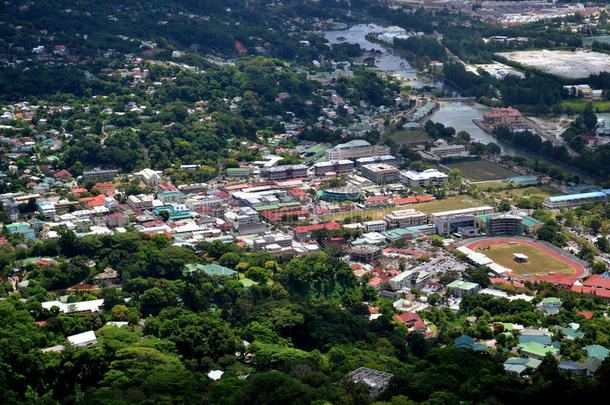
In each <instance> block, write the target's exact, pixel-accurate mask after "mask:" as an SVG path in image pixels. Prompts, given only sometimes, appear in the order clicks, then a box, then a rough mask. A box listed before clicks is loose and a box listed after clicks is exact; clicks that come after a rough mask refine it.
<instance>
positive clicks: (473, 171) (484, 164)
mask: <svg viewBox="0 0 610 405" xmlns="http://www.w3.org/2000/svg"><path fill="white" fill-rule="evenodd" d="M445 166H447V167H448V168H450V169H459V170H460V172H462V176H464V177H466V178H468V179H470V180H472V181H488V180H501V179H506V178H509V177H513V176H516V175H517V173H515V172H513V171H512V170H508V169H505V168H503V167H500V166H498V165H495V164H493V163H490V162H488V161H486V160H473V161H470V162H457V163H448V164H446V165H445Z"/></svg>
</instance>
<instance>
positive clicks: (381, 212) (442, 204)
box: [324, 195, 486, 221]
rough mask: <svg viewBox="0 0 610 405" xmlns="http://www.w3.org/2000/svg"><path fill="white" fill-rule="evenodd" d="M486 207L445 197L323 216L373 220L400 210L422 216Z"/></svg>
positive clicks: (333, 218)
mask: <svg viewBox="0 0 610 405" xmlns="http://www.w3.org/2000/svg"><path fill="white" fill-rule="evenodd" d="M484 205H486V204H485V203H483V202H482V201H478V200H473V199H472V197H470V196H467V195H466V196H455V197H447V198H445V199H443V200H432V201H430V202H425V203H419V204H410V205H401V206H399V207H385V208H375V209H370V210H362V211H350V212H340V213H337V214H328V215H325V216H324V221H341V220H343V219H344V218H346V217H353V216H356V215H359V216H361V217H362V218H368V217H370V218H371V219H373V220H377V219H382V218H383V217H384V216H385V215H386V214H389V213H390V212H392V211H398V210H402V209H408V208H414V209H416V210H418V211H421V212H423V213H424V214H427V215H429V214H431V213H433V212H441V211H451V210H459V209H463V208H472V207H482V206H484Z"/></svg>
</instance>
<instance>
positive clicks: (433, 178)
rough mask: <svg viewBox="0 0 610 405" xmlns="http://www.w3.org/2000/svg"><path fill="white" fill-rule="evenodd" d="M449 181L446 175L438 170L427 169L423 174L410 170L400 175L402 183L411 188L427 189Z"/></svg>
mask: <svg viewBox="0 0 610 405" xmlns="http://www.w3.org/2000/svg"><path fill="white" fill-rule="evenodd" d="M448 179H449V176H447V175H446V174H445V173H442V172H439V171H438V170H436V169H427V170H424V171H423V172H416V171H413V170H408V171H405V172H402V173H400V181H401V182H402V183H403V184H404V185H406V186H409V187H426V186H429V185H439V184H442V183H446V182H447V180H448Z"/></svg>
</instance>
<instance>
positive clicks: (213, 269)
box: [184, 263, 237, 276]
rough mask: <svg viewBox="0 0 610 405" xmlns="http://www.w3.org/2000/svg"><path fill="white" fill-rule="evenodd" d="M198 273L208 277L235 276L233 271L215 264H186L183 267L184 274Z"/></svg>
mask: <svg viewBox="0 0 610 405" xmlns="http://www.w3.org/2000/svg"><path fill="white" fill-rule="evenodd" d="M200 271H203V272H204V273H205V274H207V275H209V276H233V275H234V274H237V272H236V271H235V270H231V269H229V268H227V267H224V266H221V265H219V264H215V263H212V264H206V265H203V264H200V263H188V264H186V265H185V266H184V272H185V273H186V274H192V273H197V272H200Z"/></svg>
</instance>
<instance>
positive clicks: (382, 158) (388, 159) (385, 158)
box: [356, 155, 398, 167]
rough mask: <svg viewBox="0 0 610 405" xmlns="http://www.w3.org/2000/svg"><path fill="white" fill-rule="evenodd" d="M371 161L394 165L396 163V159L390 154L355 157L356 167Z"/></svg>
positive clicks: (371, 162)
mask: <svg viewBox="0 0 610 405" xmlns="http://www.w3.org/2000/svg"><path fill="white" fill-rule="evenodd" d="M373 163H385V164H387V165H391V166H396V165H398V159H396V158H395V157H394V156H392V155H382V156H368V157H363V158H358V159H356V167H361V166H364V165H369V164H373Z"/></svg>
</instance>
